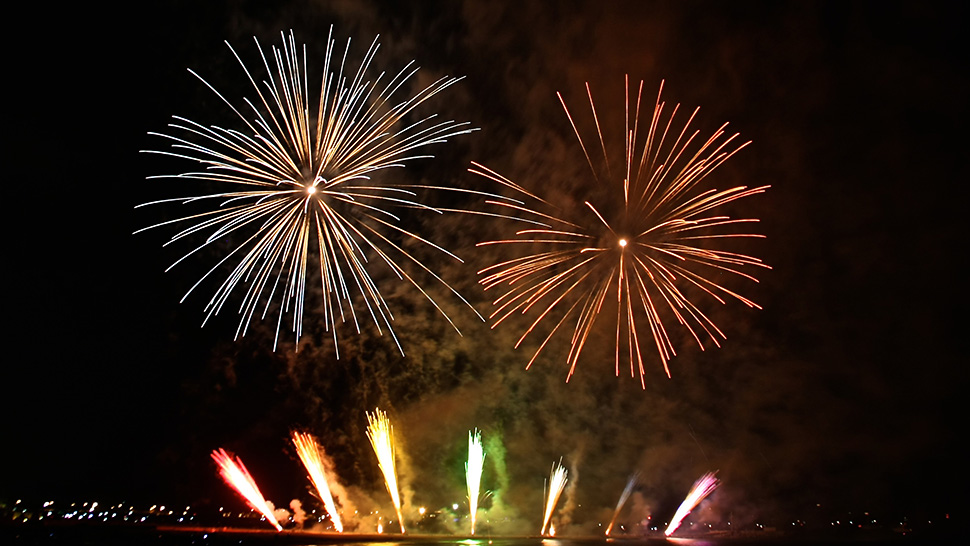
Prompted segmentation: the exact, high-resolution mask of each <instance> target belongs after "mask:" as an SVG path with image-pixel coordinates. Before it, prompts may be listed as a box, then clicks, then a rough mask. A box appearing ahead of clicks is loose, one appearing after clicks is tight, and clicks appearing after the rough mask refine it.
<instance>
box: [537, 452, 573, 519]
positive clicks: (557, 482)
mask: <svg viewBox="0 0 970 546" xmlns="http://www.w3.org/2000/svg"><path fill="white" fill-rule="evenodd" d="M566 474H567V472H566V468H565V467H564V466H563V465H562V461H559V462H558V463H552V470H551V471H550V472H549V491H548V494H547V495H546V509H545V510H544V512H543V516H542V530H541V531H539V534H540V535H545V534H546V529H550V531H549V535H550V536H554V535H555V534H556V528H555V526H551V525H550V523H549V519H550V518H551V517H552V511H553V510H555V509H556V504H557V503H558V502H559V496H560V495H562V490H563V488H564V487H566V482H567V481H568V480H567V479H566Z"/></svg>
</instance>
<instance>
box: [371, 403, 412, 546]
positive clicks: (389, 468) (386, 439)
mask: <svg viewBox="0 0 970 546" xmlns="http://www.w3.org/2000/svg"><path fill="white" fill-rule="evenodd" d="M367 423H368V425H367V438H369V439H370V443H371V446H373V447H374V454H376V455H377V464H378V465H379V466H380V467H381V472H382V473H383V474H384V483H385V484H386V485H387V492H388V493H390V494H391V502H393V503H394V510H395V511H396V512H397V521H398V523H399V524H400V525H401V533H404V532H405V531H404V518H402V517H401V496H400V495H399V494H398V491H397V473H396V472H395V470H394V427H392V426H391V422H390V421H389V420H388V419H387V414H386V413H384V412H383V411H381V410H380V409H375V410H374V415H371V414H369V413H368V414H367Z"/></svg>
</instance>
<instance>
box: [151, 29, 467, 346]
mask: <svg viewBox="0 0 970 546" xmlns="http://www.w3.org/2000/svg"><path fill="white" fill-rule="evenodd" d="M335 44H336V40H335V39H334V38H333V29H332V28H331V32H330V36H329V37H328V41H327V48H326V54H325V58H324V63H323V65H324V76H323V78H322V80H321V84H320V94H319V99H318V100H317V101H316V102H314V101H313V100H312V99H311V96H310V93H311V92H310V88H309V75H308V72H309V68H308V62H307V51H306V47H305V46H303V47H302V48H301V47H299V46H298V45H297V43H296V40H295V38H294V36H293V34H292V33H290V35H289V36H286V35H283V43H282V46H281V47H276V46H273V47H272V49H271V51H270V52H269V54H267V53H265V52H264V51H263V49H262V46H260V44H259V42H258V41H257V42H256V46H257V48H258V50H259V54H260V57H261V60H262V66H263V67H264V68H265V71H266V75H265V76H263V77H264V78H265V79H263V80H262V82H258V81H257V78H258V76H254V75H253V73H251V72H250V69H249V68H247V66H246V64H245V63H243V61H242V59H241V58H240V56H239V54H237V53H236V50H235V49H233V48H232V46H229V48H230V50H231V51H232V54H233V56H235V58H236V60H237V61H238V62H239V64H240V66H241V67H242V69H243V71H244V72H245V74H246V77H247V79H248V81H249V82H250V83H251V84H252V90H253V91H255V94H256V95H255V100H250V99H249V98H246V99H244V101H243V102H244V103H245V106H240V107H239V108H237V107H236V106H234V105H233V103H232V102H230V100H229V99H227V98H226V96H225V95H223V94H222V93H220V92H219V91H216V89H215V87H214V86H212V85H210V84H209V83H208V82H206V80H204V79H203V78H202V77H201V76H199V75H198V74H196V73H195V72H193V71H191V70H190V72H192V74H193V75H194V76H196V77H197V78H199V79H200V80H201V81H202V82H203V83H204V84H205V85H206V86H207V87H209V88H210V89H211V90H212V91H213V92H214V93H215V94H216V95H217V96H218V97H219V99H221V101H222V102H224V103H225V105H226V106H227V107H228V108H229V109H231V110H232V112H234V114H235V116H236V117H237V118H238V120H239V121H240V122H241V125H240V127H242V130H237V129H232V128H222V127H218V126H206V125H203V124H200V123H197V122H194V121H191V120H189V119H186V118H183V117H175V118H174V120H175V121H174V122H173V123H171V124H170V125H169V127H170V129H171V130H173V131H174V133H175V134H159V133H151V134H153V135H156V136H159V137H162V138H164V139H166V140H167V141H169V142H170V143H171V145H172V149H171V150H169V151H155V150H148V152H150V153H156V154H163V155H167V156H174V157H177V158H182V159H187V160H190V161H194V162H196V163H198V164H199V165H200V166H201V169H200V170H199V171H192V172H186V173H183V174H179V175H165V176H155V177H151V178H161V179H182V180H186V179H187V180H191V181H196V182H200V183H202V184H204V185H206V186H211V187H213V188H219V189H215V190H213V191H212V193H204V194H200V195H195V196H190V197H181V198H174V199H162V200H158V201H153V202H151V203H145V204H143V205H139V206H146V205H153V204H158V203H182V204H183V205H195V206H200V207H204V208H201V209H197V210H198V212H193V213H190V214H187V215H185V216H182V217H180V218H177V219H174V220H168V221H164V222H161V223H158V224H155V225H152V226H149V227H147V228H144V229H142V230H139V231H138V232H140V231H144V230H147V229H152V228H157V227H160V226H167V225H170V224H182V223H184V224H185V227H183V228H181V229H180V231H178V232H177V233H176V234H175V235H173V236H172V237H171V239H170V241H169V242H168V243H166V244H172V243H176V242H180V241H182V240H183V239H187V238H190V237H193V238H194V237H202V238H203V240H202V242H201V244H198V245H197V246H195V248H194V249H193V250H190V251H189V252H187V253H186V254H185V255H184V256H183V257H182V258H180V259H178V260H177V261H176V262H175V263H174V264H172V266H171V267H169V269H171V268H172V267H174V266H175V265H178V264H179V263H180V262H182V261H183V260H185V259H186V258H188V257H189V256H191V255H193V254H196V253H197V252H199V251H201V250H203V249H206V248H210V249H213V250H215V249H217V248H222V246H223V244H225V242H226V241H229V246H228V247H226V250H225V251H224V256H223V257H222V258H221V259H220V260H218V262H217V263H216V264H215V265H214V266H213V267H212V268H211V269H210V270H209V271H208V272H206V273H205V274H204V275H202V277H201V278H200V279H199V280H198V282H196V283H195V284H194V285H193V286H192V287H191V288H190V289H189V290H188V292H187V293H186V294H185V297H183V300H184V299H185V298H186V297H188V295H189V294H190V293H192V292H193V291H194V290H195V289H196V288H197V287H199V286H200V285H201V284H202V283H203V281H205V280H206V279H208V278H210V277H216V276H219V275H223V274H224V272H223V267H224V266H228V267H229V268H230V269H231V272H229V273H228V274H227V275H225V277H224V278H223V279H222V280H221V281H219V285H218V288H217V289H216V290H215V294H214V295H213V297H212V298H211V299H210V300H209V302H208V304H207V305H206V310H205V312H206V317H205V320H204V321H203V324H205V322H208V321H209V320H210V319H211V318H212V317H213V316H214V315H216V314H218V313H219V312H220V311H221V310H222V309H223V308H224V307H225V306H226V305H227V304H229V301H230V296H232V295H233V293H234V292H241V293H242V296H241V303H239V306H238V312H239V315H240V320H239V324H238V327H237V330H236V337H239V336H242V335H244V334H245V333H246V331H247V329H248V328H249V325H250V323H251V322H252V321H253V319H254V318H256V317H259V318H260V319H264V318H266V317H267V315H269V314H270V313H273V314H275V319H274V320H275V323H276V328H275V330H276V335H275V339H274V348H275V346H276V343H278V341H279V337H280V331H281V329H282V328H283V326H284V322H287V323H288V325H289V327H290V329H291V330H292V331H293V333H294V334H295V339H296V341H299V339H300V336H301V334H302V331H303V317H304V311H305V301H304V300H305V297H306V293H307V282H308V278H309V277H310V276H311V274H312V273H313V271H312V270H313V269H314V268H317V267H319V275H320V283H321V287H322V298H323V302H322V303H323V305H322V309H323V325H324V327H325V328H326V329H327V330H328V331H332V332H333V336H334V338H336V335H337V334H336V325H337V322H338V321H339V322H348V321H349V322H352V323H353V325H354V327H355V328H356V329H357V331H360V323H361V321H362V319H364V317H365V316H366V315H364V313H365V312H364V311H362V309H364V308H366V314H368V315H369V318H370V320H371V321H372V322H373V323H374V324H376V326H377V328H378V329H379V330H380V331H381V332H383V331H384V330H387V331H388V332H389V333H390V335H391V336H392V338H393V339H394V341H395V343H396V344H397V346H398V349H399V350H401V352H402V353H403V349H401V346H400V343H399V342H398V340H397V337H396V336H395V335H394V331H393V328H392V327H391V321H392V320H393V316H392V314H391V310H390V309H389V308H388V306H387V303H386V301H385V300H384V298H383V296H382V295H381V290H380V287H378V285H377V283H376V282H375V281H374V278H373V276H372V275H373V271H372V268H373V267H374V266H375V264H383V265H384V266H386V267H387V268H388V269H389V270H390V271H391V272H392V273H393V275H394V276H396V277H397V278H398V279H402V280H406V281H407V282H408V283H410V284H412V285H414V287H416V288H417V289H418V290H419V291H420V292H421V293H422V294H423V295H424V296H425V297H426V298H427V299H428V300H429V301H430V302H431V304H433V305H434V306H435V307H436V308H437V309H438V311H439V312H441V314H442V315H444V316H445V318H446V319H448V317H447V315H445V313H444V311H443V310H442V309H441V308H440V307H439V306H438V304H437V303H436V302H435V301H434V300H433V299H432V298H431V296H430V295H429V294H428V293H427V292H426V291H425V290H424V289H423V288H422V287H421V286H420V285H419V283H418V281H417V280H416V279H415V278H414V276H413V275H412V274H411V273H409V272H408V270H406V269H405V267H403V266H402V264H410V265H411V266H413V267H414V268H416V269H417V270H420V271H422V274H427V275H428V276H430V277H433V278H434V279H436V280H437V281H438V282H441V283H442V284H443V285H444V286H445V287H447V288H448V289H449V290H450V291H451V292H452V293H454V294H455V295H456V296H457V297H458V298H461V296H460V295H458V293H457V292H456V291H455V290H454V289H451V287H450V286H449V285H447V283H445V281H444V280H443V279H441V278H440V277H439V276H438V275H436V274H435V273H434V272H433V271H432V268H430V267H429V266H427V265H425V263H423V262H422V261H420V260H419V259H418V258H417V257H416V256H415V255H414V254H413V252H412V250H410V248H411V246H412V245H410V244H408V248H405V244H404V243H403V242H402V241H414V242H417V243H420V245H423V246H430V247H432V248H434V249H436V250H437V251H441V252H442V253H444V254H446V255H448V256H451V257H452V258H455V259H457V257H456V256H454V255H453V254H451V253H450V252H448V251H446V250H444V249H443V248H441V247H440V246H438V245H436V244H434V243H433V242H431V241H430V240H428V239H426V238H424V237H422V236H421V235H419V234H418V233H416V232H414V231H412V230H411V228H409V227H408V225H406V224H405V223H404V222H403V219H404V215H405V214H415V213H416V212H418V211H425V212H431V213H441V212H442V211H441V210H439V209H436V208H434V207H432V206H430V205H428V204H426V203H424V202H423V200H422V198H421V197H420V196H419V193H420V194H421V195H424V194H426V193H429V192H430V193H435V192H436V191H460V190H456V189H453V188H447V187H436V186H428V185H407V184H399V183H392V182H389V181H386V180H385V179H386V173H382V172H381V171H385V170H387V169H390V168H392V167H402V166H404V165H405V164H406V163H407V162H409V161H411V160H414V159H418V158H427V157H432V156H430V155H427V153H425V152H423V151H419V150H422V149H424V148H426V147H428V146H430V145H432V144H437V143H441V142H444V141H446V140H447V139H449V138H451V137H454V136H456V135H459V134H463V133H468V132H470V131H473V130H474V129H473V128H470V127H469V125H468V123H464V122H456V121H439V120H436V119H435V115H428V116H426V117H423V118H419V119H416V118H414V115H413V113H414V110H415V109H416V108H418V107H419V106H420V105H422V104H423V103H425V102H426V101H428V100H429V99H431V98H432V97H434V96H435V95H437V94H438V93H440V92H441V91H443V90H445V89H447V88H448V87H450V86H452V85H454V84H455V83H456V82H458V81H459V80H460V79H461V78H455V77H442V78H440V79H438V80H436V81H434V82H432V83H430V84H429V85H427V86H426V87H424V88H421V89H419V90H418V91H417V92H415V93H414V94H412V95H408V96H406V97H402V98H400V99H399V98H397V97H399V96H401V95H402V94H403V93H404V91H405V90H406V89H408V88H409V87H410V86H411V85H412V84H413V83H414V81H413V80H414V79H415V78H414V76H415V74H416V73H417V71H418V69H417V68H416V67H414V66H413V65H414V63H413V61H412V62H411V63H408V64H407V65H406V66H405V67H404V68H403V69H401V71H400V72H398V73H397V75H395V76H394V77H392V78H390V80H387V79H386V78H385V77H384V73H383V72H382V73H381V74H380V75H378V76H376V77H374V79H373V80H368V78H369V77H370V76H368V74H367V71H368V69H369V68H370V64H371V62H372V60H373V59H374V57H375V55H376V53H377V49H378V47H379V44H378V42H377V39H376V38H375V40H374V42H373V43H372V44H371V45H370V47H369V48H368V50H367V53H366V54H365V55H364V58H363V61H362V62H361V64H360V66H359V68H357V69H356V70H354V69H352V68H350V67H348V66H345V63H346V62H347V57H348V53H349V51H350V40H348V41H347V45H346V48H345V49H344V51H343V53H342V56H341V52H340V51H339V50H338V48H336V47H335ZM227 45H228V42H227ZM338 63H339V65H338V66H337V68H334V65H335V64H338ZM345 70H346V72H345ZM405 118H407V120H406V121H405ZM138 232H136V233H138ZM220 252H222V251H221V250H220ZM461 299H462V301H464V299H463V298H461ZM274 302H276V304H277V307H278V309H275V308H274ZM466 304H467V302H466ZM229 305H231V304H229ZM469 307H471V306H470V305H469ZM358 315H363V316H358ZM284 316H287V317H290V316H291V317H292V318H291V319H290V318H287V319H284ZM448 321H449V322H451V319H448ZM452 326H454V324H452Z"/></svg>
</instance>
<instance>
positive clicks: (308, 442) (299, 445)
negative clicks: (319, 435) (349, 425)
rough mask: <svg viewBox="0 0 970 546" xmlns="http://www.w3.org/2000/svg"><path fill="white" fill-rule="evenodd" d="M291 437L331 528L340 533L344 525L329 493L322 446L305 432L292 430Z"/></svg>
mask: <svg viewBox="0 0 970 546" xmlns="http://www.w3.org/2000/svg"><path fill="white" fill-rule="evenodd" d="M292 439H293V445H294V446H295V447H296V454H297V455H298V456H299V457H300V461H302V462H303V466H305V467H306V470H307V472H308V473H309V477H310V482H311V483H312V484H313V487H314V489H316V490H317V495H319V497H320V500H321V501H322V502H323V506H324V508H325V509H326V510H327V514H329V515H330V521H332V522H333V528H334V529H336V530H337V532H338V533H342V532H343V530H344V526H343V523H342V522H341V520H340V514H339V513H338V512H337V505H336V504H335V503H334V501H333V495H332V494H331V493H330V485H329V483H328V482H327V476H326V470H325V468H324V466H323V458H322V457H321V453H322V451H323V448H322V447H320V446H319V445H318V444H317V441H316V439H315V438H314V437H313V436H311V435H310V434H308V433H306V432H293V436H292Z"/></svg>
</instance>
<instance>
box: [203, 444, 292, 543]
mask: <svg viewBox="0 0 970 546" xmlns="http://www.w3.org/2000/svg"><path fill="white" fill-rule="evenodd" d="M212 460H214V461H215V462H216V464H218V465H219V475H221V476H222V479H223V480H225V482H226V483H227V484H228V485H229V486H230V487H232V488H233V489H235V490H236V492H238V493H239V494H240V495H242V496H243V498H244V499H246V502H247V503H248V504H249V506H251V507H252V508H253V509H254V510H257V511H259V513H260V514H262V515H263V517H265V518H266V520H267V521H269V522H270V523H272V524H273V527H276V530H277V531H282V530H283V527H282V526H281V525H280V523H279V522H278V521H276V516H274V515H273V510H272V509H271V508H270V507H269V504H268V503H267V502H266V499H264V498H263V494H262V493H260V492H259V487H257V486H256V481H255V480H253V477H252V476H250V475H249V471H248V470H246V465H244V464H243V462H242V459H240V458H239V457H236V458H235V459H234V458H233V457H232V456H230V455H229V454H228V453H226V450H225V449H222V448H219V449H217V450H214V451H213V452H212Z"/></svg>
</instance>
